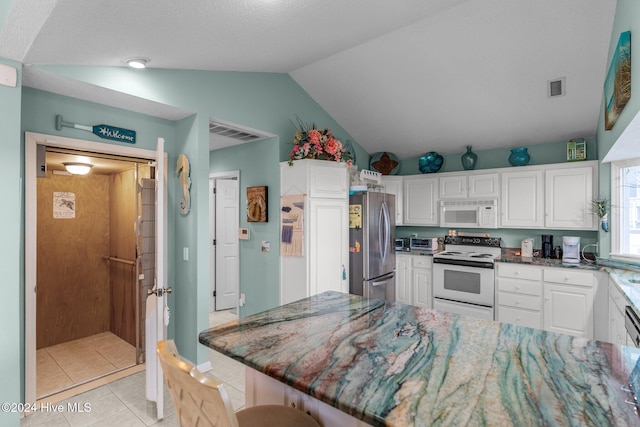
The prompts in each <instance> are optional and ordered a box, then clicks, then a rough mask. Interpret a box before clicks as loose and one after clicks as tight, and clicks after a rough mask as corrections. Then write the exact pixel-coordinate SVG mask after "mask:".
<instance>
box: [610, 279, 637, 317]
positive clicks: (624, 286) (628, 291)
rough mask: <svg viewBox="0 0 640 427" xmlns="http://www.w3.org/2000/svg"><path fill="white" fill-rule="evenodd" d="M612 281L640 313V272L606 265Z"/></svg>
mask: <svg viewBox="0 0 640 427" xmlns="http://www.w3.org/2000/svg"><path fill="white" fill-rule="evenodd" d="M604 270H605V271H607V272H608V273H609V277H610V278H611V279H612V280H611V281H612V282H613V283H614V284H615V286H617V287H618V289H620V291H622V294H623V295H624V296H625V297H626V299H627V301H628V302H629V305H631V306H632V307H633V308H634V309H635V311H636V313H638V315H640V272H638V271H633V270H622V269H619V268H609V267H605V268H604Z"/></svg>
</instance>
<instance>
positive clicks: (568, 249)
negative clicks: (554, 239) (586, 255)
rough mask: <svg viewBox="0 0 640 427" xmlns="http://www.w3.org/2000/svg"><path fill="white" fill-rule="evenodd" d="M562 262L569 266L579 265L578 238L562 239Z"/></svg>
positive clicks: (568, 237)
mask: <svg viewBox="0 0 640 427" xmlns="http://www.w3.org/2000/svg"><path fill="white" fill-rule="evenodd" d="M562 262H566V263H569V264H579V263H580V237H575V236H563V237H562Z"/></svg>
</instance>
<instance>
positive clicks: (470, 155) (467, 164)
mask: <svg viewBox="0 0 640 427" xmlns="http://www.w3.org/2000/svg"><path fill="white" fill-rule="evenodd" d="M460 160H462V167H463V168H464V170H466V171H470V170H473V169H475V168H476V163H477V162H478V155H477V154H476V153H474V152H473V151H471V146H470V145H467V152H466V153H464V154H463V155H462V157H461V158H460Z"/></svg>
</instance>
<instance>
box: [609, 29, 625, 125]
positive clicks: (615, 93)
mask: <svg viewBox="0 0 640 427" xmlns="http://www.w3.org/2000/svg"><path fill="white" fill-rule="evenodd" d="M603 93H604V129H605V130H611V129H613V125H615V123H616V121H617V120H618V117H620V114H621V113H622V110H624V107H625V106H626V105H627V102H629V99H631V31H625V32H623V33H621V34H620V38H619V39H618V45H617V46H616V49H615V51H614V52H613V58H611V64H610V65H609V71H608V72H607V77H606V79H605V81H604V91H603Z"/></svg>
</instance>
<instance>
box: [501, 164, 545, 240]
mask: <svg viewBox="0 0 640 427" xmlns="http://www.w3.org/2000/svg"><path fill="white" fill-rule="evenodd" d="M543 182H544V181H543V171H542V169H526V170H520V171H518V170H515V171H508V172H502V174H501V183H500V184H501V198H500V207H501V215H500V227H503V228H543V227H544V185H543Z"/></svg>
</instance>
